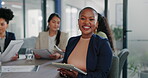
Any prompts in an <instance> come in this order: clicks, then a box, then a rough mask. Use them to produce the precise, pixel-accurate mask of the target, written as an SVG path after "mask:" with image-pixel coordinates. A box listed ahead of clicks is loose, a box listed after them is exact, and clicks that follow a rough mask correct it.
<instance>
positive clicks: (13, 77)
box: [0, 59, 62, 78]
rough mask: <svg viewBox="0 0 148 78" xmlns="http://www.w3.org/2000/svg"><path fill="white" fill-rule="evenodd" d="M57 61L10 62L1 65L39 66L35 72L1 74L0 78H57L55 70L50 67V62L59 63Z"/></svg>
mask: <svg viewBox="0 0 148 78" xmlns="http://www.w3.org/2000/svg"><path fill="white" fill-rule="evenodd" d="M61 61H62V59H58V60H33V61H27V60H17V61H12V62H6V63H2V65H3V66H10V65H40V67H39V70H38V71H37V72H3V73H2V75H1V77H0V78H58V77H56V76H57V74H58V71H57V68H56V67H53V66H51V65H50V64H51V62H61Z"/></svg>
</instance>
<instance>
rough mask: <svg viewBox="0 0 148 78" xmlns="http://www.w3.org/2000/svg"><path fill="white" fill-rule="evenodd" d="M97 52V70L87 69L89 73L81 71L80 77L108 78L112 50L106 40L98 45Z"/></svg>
mask: <svg viewBox="0 0 148 78" xmlns="http://www.w3.org/2000/svg"><path fill="white" fill-rule="evenodd" d="M97 53H98V54H97V67H96V68H95V70H94V71H89V70H87V75H84V74H80V73H79V74H78V78H107V75H108V72H109V69H110V66H111V60H112V50H111V48H110V46H109V44H108V42H107V41H106V40H105V41H104V42H103V43H102V44H101V45H100V46H98V47H97ZM91 57H92V56H91ZM92 58H93V57H92ZM89 65H91V64H89Z"/></svg>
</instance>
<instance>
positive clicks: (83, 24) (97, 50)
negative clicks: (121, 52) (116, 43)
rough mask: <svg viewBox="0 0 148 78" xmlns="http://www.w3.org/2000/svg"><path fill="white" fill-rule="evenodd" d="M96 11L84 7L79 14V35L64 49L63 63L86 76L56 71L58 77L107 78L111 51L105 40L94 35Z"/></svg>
mask: <svg viewBox="0 0 148 78" xmlns="http://www.w3.org/2000/svg"><path fill="white" fill-rule="evenodd" d="M97 18H98V14H97V11H96V10H94V9H93V8H91V7H85V8H84V9H82V10H81V11H80V13H79V19H78V24H79V29H80V30H81V35H79V36H76V37H71V38H70V39H69V41H68V45H67V47H66V51H65V55H64V59H63V63H67V64H72V65H74V66H75V67H77V68H79V69H81V70H83V71H85V72H87V75H84V74H82V73H79V72H77V71H74V70H73V71H71V70H66V69H63V68H60V69H58V71H60V75H61V76H64V77H67V78H107V75H108V72H109V69H110V66H111V60H112V50H111V48H110V46H109V42H108V40H107V39H106V38H102V37H100V36H98V35H96V34H94V30H95V27H96V25H98V21H97Z"/></svg>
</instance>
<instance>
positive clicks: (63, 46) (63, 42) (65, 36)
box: [59, 32, 68, 50]
mask: <svg viewBox="0 0 148 78" xmlns="http://www.w3.org/2000/svg"><path fill="white" fill-rule="evenodd" d="M67 42H68V33H65V32H62V33H61V36H60V44H59V48H60V49H62V50H65V49H66V45H67Z"/></svg>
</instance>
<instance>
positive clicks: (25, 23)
mask: <svg viewBox="0 0 148 78" xmlns="http://www.w3.org/2000/svg"><path fill="white" fill-rule="evenodd" d="M104 1H105V0H0V2H1V4H0V6H2V7H7V8H10V9H12V10H13V11H14V15H15V17H14V19H13V20H12V21H11V22H10V25H9V28H8V31H12V32H14V33H15V34H16V38H17V39H23V38H28V37H32V36H35V37H37V36H38V33H39V32H41V31H43V30H45V28H46V26H47V18H48V16H49V15H50V14H51V13H53V12H57V13H59V14H60V15H61V18H62V21H61V30H62V31H65V32H68V33H69V37H71V36H74V35H77V34H80V31H79V30H78V25H77V16H78V12H79V10H80V9H82V8H84V7H85V6H91V7H93V8H95V9H96V10H97V11H98V12H99V13H101V14H102V15H104V9H105V7H104ZM147 7H148V1H147V0H128V11H127V30H131V31H132V32H128V34H127V36H128V40H127V41H128V43H127V44H128V49H129V51H130V55H129V57H128V65H132V64H133V65H134V66H135V67H136V66H142V67H146V68H147V67H148V63H147V60H148V58H147V56H148V49H147V46H148V36H147V33H148V31H147V29H148V28H147V26H148V22H147V19H148V16H147V14H148V8H147ZM107 11H108V14H107V16H108V21H109V25H110V28H111V29H112V30H113V32H114V37H115V44H116V45H115V46H116V49H117V50H120V49H122V47H123V46H122V44H123V43H122V42H123V39H122V38H123V36H122V32H123V31H122V29H123V0H108V10H107ZM117 33H121V34H117ZM128 71H130V70H128ZM128 75H129V76H130V73H128ZM129 78H130V77H129ZM133 78H136V77H134V76H133Z"/></svg>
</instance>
